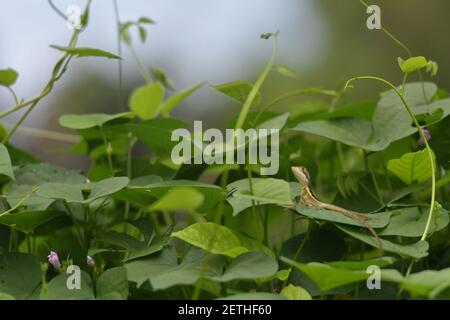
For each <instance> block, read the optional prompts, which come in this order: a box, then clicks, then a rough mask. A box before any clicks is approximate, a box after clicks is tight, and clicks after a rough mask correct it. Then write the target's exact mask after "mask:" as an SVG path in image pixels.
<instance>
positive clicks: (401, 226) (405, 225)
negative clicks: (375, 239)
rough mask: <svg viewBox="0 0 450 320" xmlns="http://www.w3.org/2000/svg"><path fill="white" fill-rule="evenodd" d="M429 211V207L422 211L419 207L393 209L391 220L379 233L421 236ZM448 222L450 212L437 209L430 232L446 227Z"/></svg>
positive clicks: (384, 234)
mask: <svg viewBox="0 0 450 320" xmlns="http://www.w3.org/2000/svg"><path fill="white" fill-rule="evenodd" d="M429 213H430V212H429V209H428V208H424V210H423V211H422V212H420V211H419V209H418V208H417V207H412V208H402V209H397V210H393V211H392V216H391V221H390V222H389V224H388V225H387V227H386V228H384V229H383V230H381V232H379V235H383V236H402V237H413V238H414V237H417V238H419V237H421V236H422V234H423V232H424V230H425V226H426V224H427V220H428V215H429ZM448 223H449V215H448V212H447V211H446V210H444V209H441V210H436V211H435V213H434V219H433V221H432V223H431V225H430V229H429V234H431V233H433V232H436V231H439V230H442V229H444V228H445V227H446V226H447V225H448Z"/></svg>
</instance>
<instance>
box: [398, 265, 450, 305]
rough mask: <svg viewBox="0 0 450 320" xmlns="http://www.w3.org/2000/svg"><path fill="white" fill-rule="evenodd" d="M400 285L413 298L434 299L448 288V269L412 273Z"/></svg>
mask: <svg viewBox="0 0 450 320" xmlns="http://www.w3.org/2000/svg"><path fill="white" fill-rule="evenodd" d="M402 285H403V288H404V289H406V290H408V291H409V292H410V293H411V294H412V295H413V296H421V297H429V298H434V297H435V296H438V294H439V293H440V292H442V291H443V290H444V289H446V288H449V287H450V268H446V269H442V270H439V271H436V270H425V271H422V272H418V273H413V274H411V275H409V276H408V277H406V278H404V279H403V281H402Z"/></svg>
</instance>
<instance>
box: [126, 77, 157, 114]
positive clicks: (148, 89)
mask: <svg viewBox="0 0 450 320" xmlns="http://www.w3.org/2000/svg"><path fill="white" fill-rule="evenodd" d="M163 99H164V87H163V86H162V85H161V83H159V82H157V83H155V84H153V83H151V84H147V85H144V86H141V87H139V88H137V89H135V90H134V91H133V93H132V94H131V97H130V101H129V105H130V109H131V110H132V111H133V112H134V113H135V114H136V115H138V116H139V117H140V118H141V119H143V120H148V119H152V118H155V117H156V116H157V115H158V114H159V113H160V111H161V103H162V102H163Z"/></svg>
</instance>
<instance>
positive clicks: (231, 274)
mask: <svg viewBox="0 0 450 320" xmlns="http://www.w3.org/2000/svg"><path fill="white" fill-rule="evenodd" d="M255 266H258V267H257V268H255ZM277 271H278V263H277V262H276V261H275V260H274V259H273V258H272V257H270V256H268V255H266V254H265V253H262V252H247V253H243V254H241V255H239V256H238V257H236V258H235V259H234V260H233V261H232V262H231V263H230V265H229V266H228V267H227V268H226V269H225V272H224V273H223V274H222V275H220V276H217V277H210V278H211V279H212V280H216V281H220V282H226V281H233V280H246V279H253V280H255V279H258V278H265V277H270V276H272V275H274V274H275V273H276V272H277Z"/></svg>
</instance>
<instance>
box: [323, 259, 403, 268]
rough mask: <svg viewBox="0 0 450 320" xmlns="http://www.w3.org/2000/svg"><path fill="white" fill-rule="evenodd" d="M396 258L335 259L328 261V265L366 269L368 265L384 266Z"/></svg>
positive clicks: (392, 262)
mask: <svg viewBox="0 0 450 320" xmlns="http://www.w3.org/2000/svg"><path fill="white" fill-rule="evenodd" d="M396 261H397V259H395V258H393V257H381V258H376V259H370V260H361V261H335V262H329V263H327V264H328V265H330V266H332V267H335V268H340V269H347V270H367V268H368V267H369V266H378V267H380V268H384V267H387V266H390V265H392V264H394V263H395V262H396Z"/></svg>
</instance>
